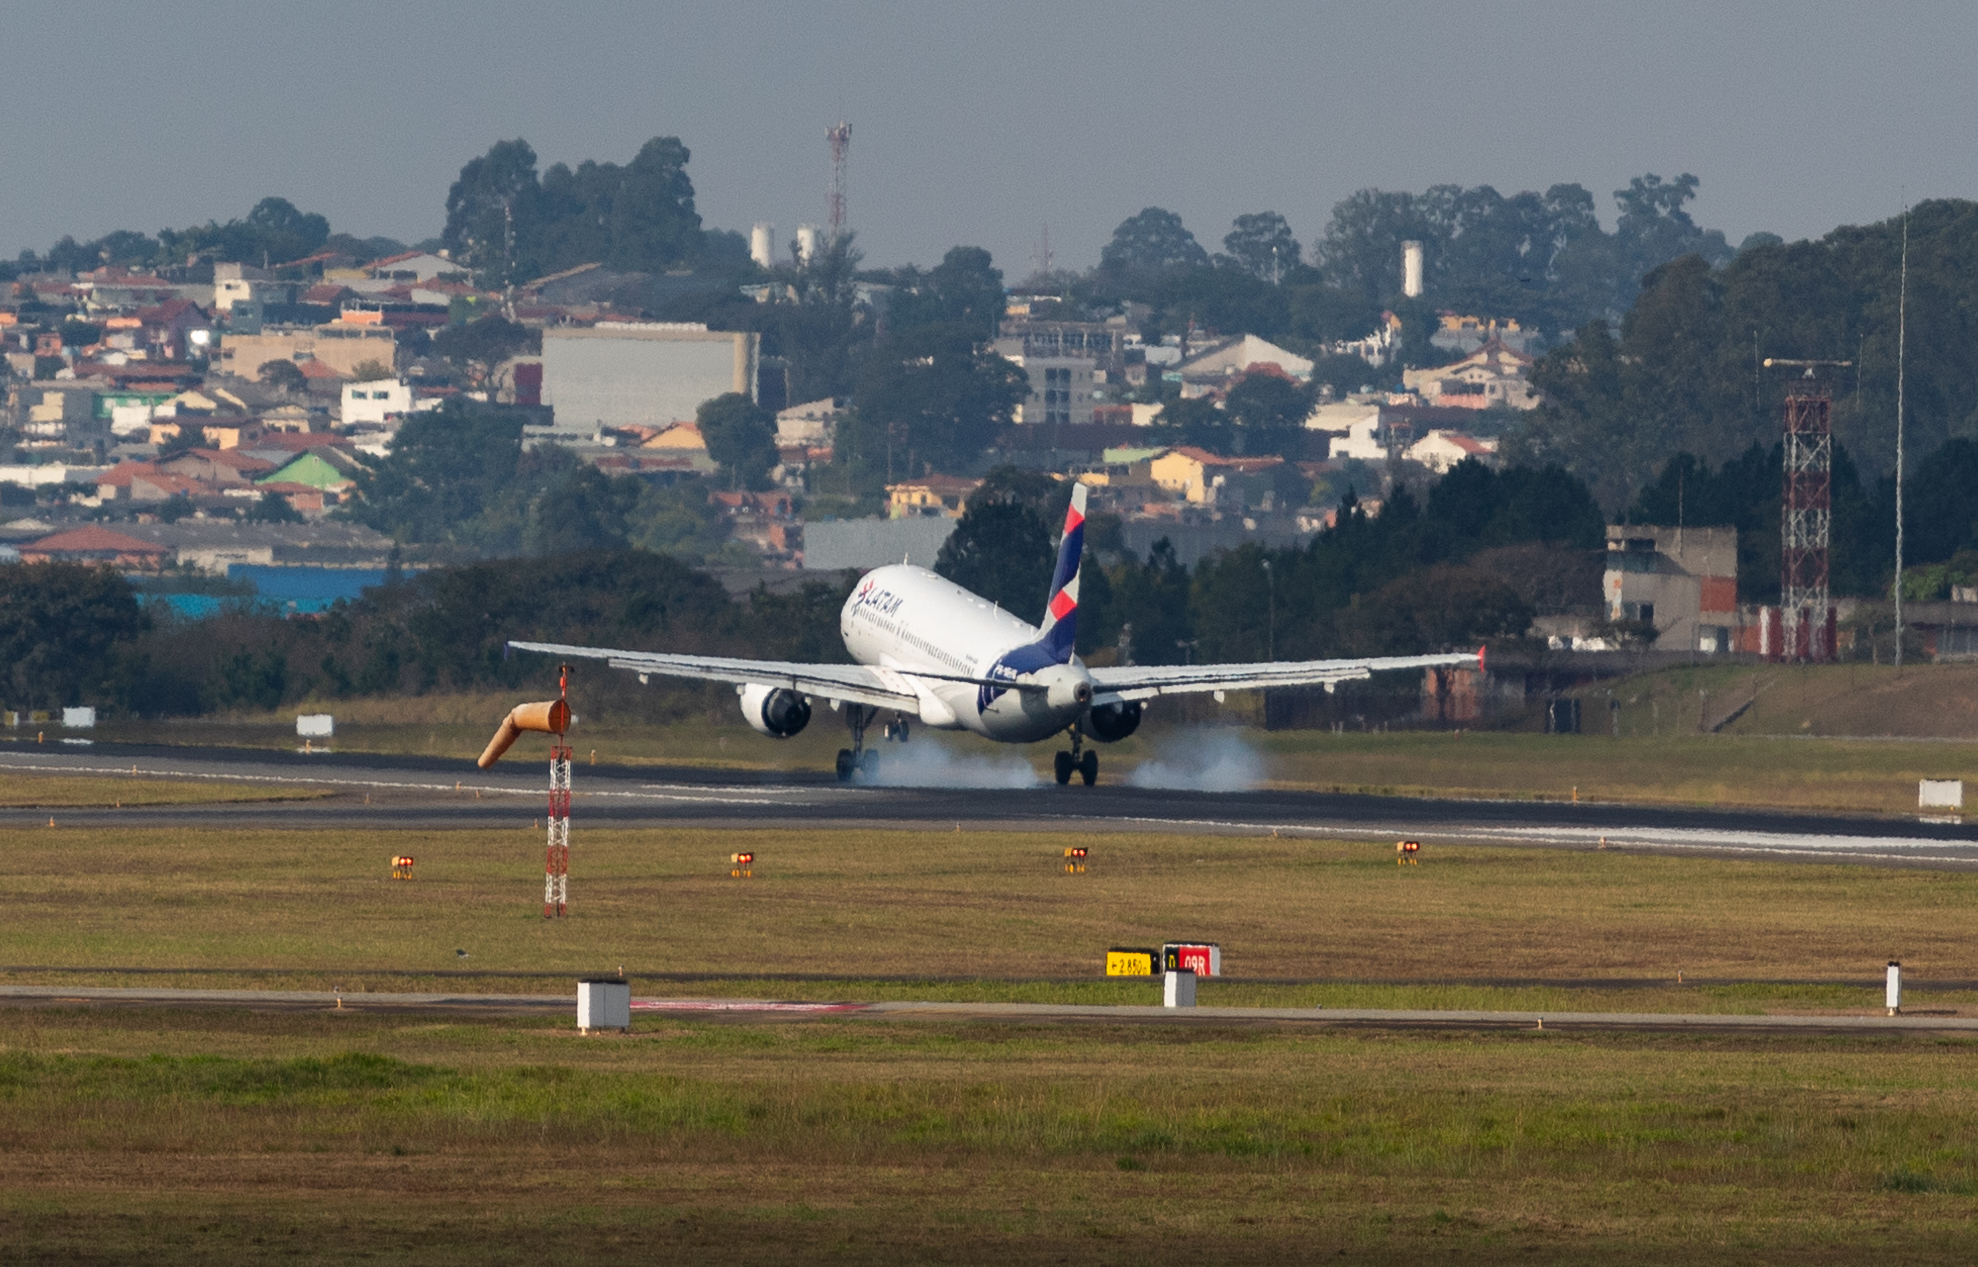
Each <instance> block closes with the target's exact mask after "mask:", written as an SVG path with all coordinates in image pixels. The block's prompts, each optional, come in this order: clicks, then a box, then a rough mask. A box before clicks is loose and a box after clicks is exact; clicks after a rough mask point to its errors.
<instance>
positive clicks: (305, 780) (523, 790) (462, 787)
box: [0, 753, 803, 805]
mask: <svg viewBox="0 0 1978 1267" xmlns="http://www.w3.org/2000/svg"><path fill="white" fill-rule="evenodd" d="M0 769H5V770H25V771H30V772H34V773H41V774H102V775H122V776H123V777H125V778H131V777H133V776H135V777H138V778H162V779H207V780H211V781H213V782H219V783H273V784H299V785H310V786H321V787H354V788H372V789H378V790H397V791H408V792H487V793H493V794H495V795H498V796H529V797H536V796H542V795H544V794H545V791H546V789H544V788H541V787H510V786H505V785H502V784H496V783H473V782H468V781H466V780H462V781H461V782H460V783H459V784H458V785H455V784H451V783H420V782H413V781H411V780H408V779H349V778H332V777H331V776H329V775H324V774H249V773H244V772H242V771H238V770H221V771H201V770H162V769H156V768H153V767H147V766H145V765H144V764H143V763H142V762H138V763H136V764H134V765H129V766H122V765H117V766H102V765H83V764H81V763H80V762H76V763H62V764H37V763H34V762H28V761H21V760H19V759H17V758H15V756H14V754H12V753H0ZM676 787H677V788H679V791H677V792H675V791H672V790H671V789H673V788H676ZM690 791H691V792H692V794H691V795H689V794H688V793H689V792H690ZM799 791H800V789H797V788H787V789H786V788H762V789H750V793H748V794H723V793H719V792H716V791H714V790H712V789H708V788H694V789H689V788H687V787H685V786H683V785H678V784H663V783H654V784H646V785H644V787H643V788H642V789H641V790H640V791H637V792H614V791H598V790H592V789H580V790H579V791H578V792H577V794H576V795H577V796H578V798H579V799H583V798H589V797H617V798H623V799H627V800H636V801H664V802H674V801H677V802H683V803H689V804H713V805H776V804H792V803H795V804H802V803H803V802H792V801H790V800H789V799H788V797H787V795H786V796H783V797H781V798H779V797H778V796H777V794H778V793H796V792H799Z"/></svg>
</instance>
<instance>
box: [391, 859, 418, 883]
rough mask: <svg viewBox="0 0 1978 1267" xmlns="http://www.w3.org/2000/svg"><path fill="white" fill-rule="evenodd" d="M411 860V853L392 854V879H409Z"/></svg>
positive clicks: (410, 875) (410, 876)
mask: <svg viewBox="0 0 1978 1267" xmlns="http://www.w3.org/2000/svg"><path fill="white" fill-rule="evenodd" d="M412 862H413V859H412V855H411V854H409V853H401V854H393V855H392V860H391V878H392V879H394V880H410V879H411V878H412Z"/></svg>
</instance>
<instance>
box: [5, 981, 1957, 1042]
mask: <svg viewBox="0 0 1978 1267" xmlns="http://www.w3.org/2000/svg"><path fill="white" fill-rule="evenodd" d="M78 1005H80V1006H94V1007H106V1006H107V1007H147V1008H173V1009H181V1008H226V1009H245V1010H250V1011H280V1012H323V1011H347V1012H357V1013H384V1014H393V1015H421V1016H444V1015H452V1016H557V1015H560V1016H569V1017H571V1019H572V1022H573V1023H574V1021H575V1012H576V997H575V995H574V994H569V995H541V994H537V995H527V994H349V995H340V994H336V993H332V992H329V991H314V990H154V989H91V988H76V987H68V986H19V985H0V1006H13V1007H37V1006H38V1007H63V1006H66V1007H74V1006H78ZM632 1013H633V1016H632V1023H633V1029H634V1031H635V1032H636V1030H637V1029H638V1027H639V1024H640V1021H641V1020H642V1019H643V1020H645V1021H647V1022H650V1021H651V1020H653V1019H656V1018H658V1017H662V1016H671V1017H691V1018H693V1019H695V1020H703V1021H705V1020H726V1021H753V1022H764V1021H789V1020H814V1019H817V1018H818V1017H823V1016H837V1017H849V1018H853V1019H858V1020H872V1021H951V1022H967V1023H975V1024H981V1023H992V1024H1010V1025H1022V1024H1114V1025H1224V1026H1227V1025H1269V1026H1280V1027H1281V1026H1298V1027H1302V1028H1341V1027H1352V1028H1363V1029H1437V1030H1533V1031H1537V1030H1556V1031H1562V1032H1563V1031H1573V1030H1632V1031H1655V1032H1665V1033H1672V1032H1680V1033H1769V1034H1781V1035H1796V1034H1857V1035H1866V1034H1883V1035H1887V1034H1905V1033H1926V1034H1943V1033H1962V1034H1978V1017H1963V1016H1954V1015H1946V1014H1941V1013H1940V1014H1934V1015H1928V1014H1926V1015H1904V1016H1863V1015H1826V1016H1736V1015H1721V1014H1717V1013H1657V1012H1483V1011H1445V1012H1436V1011H1405V1010H1392V1009H1379V1008H1290V1007H1192V1008H1167V1007H1133V1006H1102V1005H1090V1004H1060V1003H914V1002H890V1003H854V1002H838V1003H828V1002H827V1003H814V1002H787V1001H780V1000H774V999H633V1000H632Z"/></svg>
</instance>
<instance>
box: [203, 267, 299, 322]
mask: <svg viewBox="0 0 1978 1267" xmlns="http://www.w3.org/2000/svg"><path fill="white" fill-rule="evenodd" d="M294 302H295V283H293V282H282V281H276V280H275V275H274V274H273V273H271V272H269V271H268V270H267V269H265V268H256V267H254V266H253V265H252V264H234V263H221V264H215V265H214V266H213V310H214V311H215V312H224V313H227V314H228V315H230V316H231V315H233V312H234V306H235V305H236V304H254V305H257V311H258V307H259V306H265V305H267V304H288V303H294Z"/></svg>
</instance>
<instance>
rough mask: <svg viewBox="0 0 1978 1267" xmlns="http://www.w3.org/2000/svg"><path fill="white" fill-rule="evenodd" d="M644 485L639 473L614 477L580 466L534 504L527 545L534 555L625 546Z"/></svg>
mask: <svg viewBox="0 0 1978 1267" xmlns="http://www.w3.org/2000/svg"><path fill="white" fill-rule="evenodd" d="M640 490H641V481H640V479H639V477H638V476H636V475H620V476H618V477H616V478H613V477H611V476H608V475H606V474H605V473H604V472H603V471H600V470H598V468H596V467H595V466H590V465H588V464H586V465H583V466H579V467H577V468H576V469H575V470H572V471H571V472H570V473H569V474H567V475H566V476H564V477H563V479H562V480H561V481H560V482H558V483H557V484H555V485H554V486H552V487H551V488H550V489H549V490H548V491H547V492H545V493H543V494H542V495H541V496H540V497H539V498H537V499H536V502H535V504H534V505H533V506H531V507H530V513H529V527H528V531H527V534H526V536H525V538H524V545H525V548H526V549H527V550H528V552H529V553H530V554H535V555H554V554H575V553H577V552H578V551H581V550H622V549H624V548H625V540H626V533H627V518H628V516H629V515H630V513H631V511H632V509H633V508H634V507H635V506H637V505H638V503H639V493H640Z"/></svg>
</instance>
